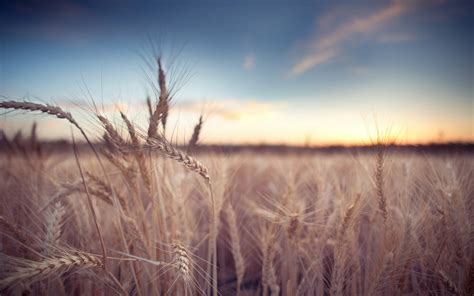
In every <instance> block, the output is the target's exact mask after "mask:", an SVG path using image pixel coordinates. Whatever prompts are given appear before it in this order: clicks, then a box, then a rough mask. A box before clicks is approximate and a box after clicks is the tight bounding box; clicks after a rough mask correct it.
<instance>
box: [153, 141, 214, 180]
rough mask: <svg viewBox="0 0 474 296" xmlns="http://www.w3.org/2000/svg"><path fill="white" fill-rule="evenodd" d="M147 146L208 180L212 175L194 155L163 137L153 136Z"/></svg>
mask: <svg viewBox="0 0 474 296" xmlns="http://www.w3.org/2000/svg"><path fill="white" fill-rule="evenodd" d="M144 147H145V148H149V149H152V150H155V149H156V150H159V151H160V152H162V153H163V154H165V155H166V156H167V157H169V158H171V159H174V160H176V161H177V162H179V163H180V164H182V165H183V166H185V167H186V168H188V169H190V170H191V171H194V172H196V173H198V174H199V175H201V176H202V177H203V178H204V179H206V181H208V182H209V181H210V176H209V172H208V170H207V168H206V167H205V166H204V165H203V164H202V163H201V162H199V161H198V160H197V159H195V158H194V157H191V156H189V155H187V154H186V153H184V152H181V151H179V150H178V149H176V148H174V147H173V146H172V145H171V144H170V143H168V141H166V140H165V139H163V138H161V137H160V138H151V139H148V141H147V143H146V144H145V145H144Z"/></svg>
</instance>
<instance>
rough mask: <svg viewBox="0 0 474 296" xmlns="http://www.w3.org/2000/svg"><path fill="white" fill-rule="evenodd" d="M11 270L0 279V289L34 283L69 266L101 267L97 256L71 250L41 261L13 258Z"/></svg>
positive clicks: (55, 274) (65, 269)
mask: <svg viewBox="0 0 474 296" xmlns="http://www.w3.org/2000/svg"><path fill="white" fill-rule="evenodd" d="M13 261H14V262H13V263H12V264H10V265H12V266H10V267H11V268H9V270H11V271H10V272H7V275H6V276H5V277H4V278H3V279H1V280H0V289H4V288H8V287H12V286H14V285H16V284H19V283H22V284H24V283H34V282H37V281H40V280H42V279H46V278H49V277H52V276H53V275H54V276H60V275H62V274H64V273H65V272H66V271H68V270H70V269H71V268H92V267H102V262H101V261H100V260H99V258H97V257H95V256H93V255H90V254H87V253H84V252H79V251H77V252H73V253H71V254H64V255H62V256H58V257H46V258H44V259H43V260H42V261H32V260H27V259H23V258H15V260H13Z"/></svg>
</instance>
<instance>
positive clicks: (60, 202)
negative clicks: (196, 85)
mask: <svg viewBox="0 0 474 296" xmlns="http://www.w3.org/2000/svg"><path fill="white" fill-rule="evenodd" d="M158 66H159V71H158V73H159V75H158V77H157V82H158V83H157V84H158V89H159V95H158V96H157V99H156V101H155V102H153V101H152V100H148V104H147V105H148V111H147V112H148V113H149V114H148V115H149V116H148V117H149V119H148V125H147V126H137V125H136V124H134V123H133V122H132V121H131V120H130V119H129V118H128V117H127V115H126V114H125V113H120V114H119V116H120V118H121V119H120V121H114V123H112V122H111V121H110V120H109V119H108V118H107V117H106V116H105V115H103V114H101V112H100V111H98V110H99V109H96V110H95V111H92V113H91V116H93V117H94V118H95V124H96V127H98V128H101V129H102V133H103V137H102V140H101V141H100V142H98V141H91V140H90V135H88V133H87V132H85V131H84V129H83V128H82V127H81V125H80V124H79V122H78V121H76V119H75V118H74V117H73V115H72V114H71V113H68V112H67V110H64V109H62V108H61V107H59V106H55V105H46V104H42V103H38V102H29V101H12V100H7V99H4V100H3V101H1V102H0V107H1V108H3V109H5V110H8V111H11V112H22V113H25V112H26V113H28V114H29V112H31V113H44V114H47V116H51V117H56V120H58V121H59V122H61V123H62V124H64V125H66V126H70V128H71V133H72V134H73V135H75V136H74V137H73V142H72V144H71V143H70V144H67V145H66V147H63V148H62V149H60V150H58V149H56V150H54V149H53V148H54V147H49V148H48V147H45V146H44V144H42V143H41V141H39V140H38V139H37V136H36V133H37V129H38V127H37V126H36V125H34V126H33V128H32V130H31V135H30V136H29V137H21V136H16V137H14V138H8V137H7V136H6V135H5V134H3V137H2V147H3V153H2V156H1V168H2V169H1V174H2V178H1V180H2V181H1V182H0V191H1V192H2V194H1V204H0V231H1V232H0V233H1V244H0V250H1V255H0V259H1V265H0V266H1V268H0V289H1V291H3V293H5V294H12V295H28V294H32V295H39V294H44V295H98V294H105V295H112V294H119V295H162V294H171V295H202V294H212V295H234V294H235V295H401V294H411V295H419V294H430V295H453V294H455V295H470V293H472V291H473V290H472V289H473V287H472V284H473V272H474V265H473V262H474V261H473V251H474V250H473V248H474V241H473V217H474V205H473V189H474V187H473V186H474V183H473V182H472V179H473V168H474V161H473V158H472V154H471V152H470V150H469V146H466V147H468V149H467V150H466V149H463V150H459V151H456V150H453V149H451V150H447V151H443V152H438V153H429V152H423V153H421V152H417V150H413V151H412V150H408V151H400V150H394V147H393V145H391V144H392V143H391V140H390V134H388V133H382V132H379V133H378V134H377V135H376V137H375V138H374V143H373V147H372V148H371V149H370V150H364V151H358V150H357V149H353V150H352V152H351V153H349V152H338V153H317V152H312V153H304V154H302V153H298V152H297V151H293V152H291V151H290V152H285V153H283V152H281V151H278V150H276V151H273V152H272V151H267V152H258V151H252V150H249V151H247V152H245V151H241V152H235V153H218V152H217V151H214V152H213V151H207V152H199V153H198V149H197V148H198V147H199V137H200V132H201V129H202V125H203V121H202V120H201V119H200V120H199V121H198V122H197V124H196V127H195V128H194V131H193V135H192V136H191V137H190V140H189V143H187V145H182V146H180V147H176V146H175V145H173V144H171V143H170V141H169V140H167V138H166V137H165V133H164V131H165V129H166V119H167V116H168V112H169V111H170V105H169V96H168V90H167V83H166V74H165V72H164V70H163V69H162V68H161V64H160V63H159V60H158ZM91 110H93V109H92V108H91ZM22 116H28V115H25V114H23V115H22ZM31 116H32V115H31ZM79 142H80V143H81V145H79V144H78V143H79Z"/></svg>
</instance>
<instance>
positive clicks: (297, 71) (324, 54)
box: [289, 48, 339, 78]
mask: <svg viewBox="0 0 474 296" xmlns="http://www.w3.org/2000/svg"><path fill="white" fill-rule="evenodd" d="M338 54H339V50H338V49H337V48H331V49H328V50H324V51H317V52H315V53H313V54H311V55H308V56H306V57H305V58H304V59H303V60H302V61H301V62H299V63H298V64H296V65H295V66H294V67H293V68H292V69H291V72H290V75H289V77H290V78H293V77H297V76H299V75H301V74H303V73H304V72H306V71H308V70H310V69H312V68H314V67H316V66H318V65H321V64H325V63H327V62H330V61H331V60H332V59H334V58H335V57H336V56H337V55H338Z"/></svg>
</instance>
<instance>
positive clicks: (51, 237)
mask: <svg viewBox="0 0 474 296" xmlns="http://www.w3.org/2000/svg"><path fill="white" fill-rule="evenodd" d="M65 213H66V211H65V210H64V207H63V206H62V205H61V202H57V203H56V204H55V205H54V207H53V209H52V211H51V212H50V213H49V215H47V216H46V236H45V239H44V244H43V254H44V255H45V256H48V255H49V254H50V251H51V247H52V246H57V245H58V244H59V239H60V237H61V227H62V225H63V216H64V214H65Z"/></svg>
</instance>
